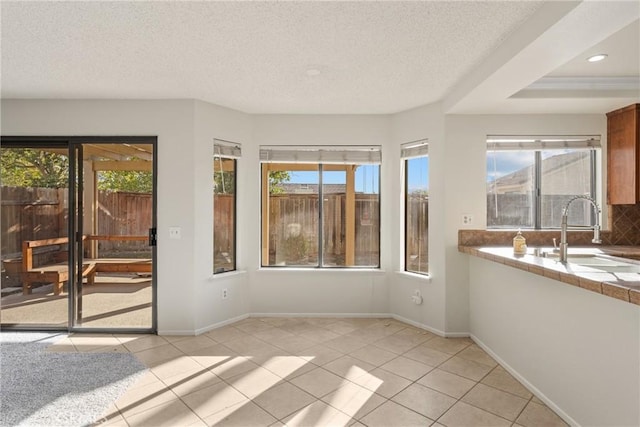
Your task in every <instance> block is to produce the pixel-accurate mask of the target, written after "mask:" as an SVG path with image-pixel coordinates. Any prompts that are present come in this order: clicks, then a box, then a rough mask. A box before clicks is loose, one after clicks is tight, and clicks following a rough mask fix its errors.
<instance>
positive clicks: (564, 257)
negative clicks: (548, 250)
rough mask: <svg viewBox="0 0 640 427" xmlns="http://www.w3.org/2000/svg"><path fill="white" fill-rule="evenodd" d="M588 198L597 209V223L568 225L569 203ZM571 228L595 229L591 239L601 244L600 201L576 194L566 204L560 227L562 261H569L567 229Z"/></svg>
mask: <svg viewBox="0 0 640 427" xmlns="http://www.w3.org/2000/svg"><path fill="white" fill-rule="evenodd" d="M579 199H582V200H587V201H589V202H591V205H592V206H593V209H594V211H595V214H596V215H595V217H596V223H595V225H593V226H591V225H568V224H567V216H568V215H567V213H568V211H569V205H571V203H573V202H574V201H575V200H579ZM569 228H571V229H577V230H579V229H589V230H591V229H593V239H592V240H591V242H592V243H596V244H600V243H602V241H601V240H600V206H598V203H597V202H596V201H595V200H593V198H591V197H589V196H575V197H572V198H571V200H569V201H568V202H567V204H566V205H565V206H564V209H562V225H561V227H560V262H567V249H568V248H569V243H567V230H568V229H569Z"/></svg>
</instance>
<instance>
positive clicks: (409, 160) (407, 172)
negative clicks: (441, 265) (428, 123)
mask: <svg viewBox="0 0 640 427" xmlns="http://www.w3.org/2000/svg"><path fill="white" fill-rule="evenodd" d="M401 157H402V160H403V162H404V214H405V215H404V244H405V245H404V269H405V271H410V272H413V273H422V274H426V273H428V272H429V152H428V145H427V141H426V140H421V141H416V142H411V143H407V144H403V145H402V151H401Z"/></svg>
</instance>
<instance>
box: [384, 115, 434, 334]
mask: <svg viewBox="0 0 640 427" xmlns="http://www.w3.org/2000/svg"><path fill="white" fill-rule="evenodd" d="M391 124H392V134H391V140H392V141H393V147H392V148H391V149H390V150H388V151H389V153H388V155H387V158H386V159H387V160H391V165H390V166H391V167H392V168H393V175H392V177H393V180H392V181H393V182H392V191H391V194H392V196H393V199H391V200H390V202H391V203H393V204H394V205H395V206H394V209H393V212H392V214H393V216H392V217H391V224H392V227H393V238H392V240H391V247H390V252H391V253H392V254H393V256H392V267H391V273H390V274H389V275H388V280H389V306H390V311H391V313H393V314H394V315H396V316H398V318H400V319H404V320H407V321H410V322H412V323H413V324H416V325H420V326H422V327H425V328H427V329H429V330H431V331H434V332H436V333H439V334H444V333H445V324H444V320H445V316H444V313H445V310H444V308H445V288H446V277H445V257H444V249H445V246H444V228H443V227H442V226H441V224H443V223H444V218H445V211H444V209H443V200H444V196H445V191H444V185H443V181H442V180H441V179H440V178H439V177H440V176H441V175H442V174H443V173H444V164H445V163H444V162H445V159H444V142H445V138H444V115H443V113H442V110H441V105H440V104H432V105H428V106H424V107H420V108H415V109H413V110H409V111H405V112H402V113H398V114H395V115H393V116H392V122H391ZM424 138H427V139H428V140H429V166H430V170H429V185H430V188H429V276H430V277H429V278H428V279H427V278H426V277H424V276H419V275H415V274H407V273H404V272H403V270H404V242H403V236H404V213H403V212H402V209H401V207H402V206H403V205H404V201H403V192H404V189H403V173H404V172H403V165H402V161H401V160H400V145H401V144H403V143H405V142H411V141H416V140H419V139H424ZM416 289H417V290H420V292H421V294H422V296H423V303H422V305H416V304H414V303H413V302H412V301H411V295H413V292H414V291H415V290H416Z"/></svg>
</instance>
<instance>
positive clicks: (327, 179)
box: [289, 158, 429, 194]
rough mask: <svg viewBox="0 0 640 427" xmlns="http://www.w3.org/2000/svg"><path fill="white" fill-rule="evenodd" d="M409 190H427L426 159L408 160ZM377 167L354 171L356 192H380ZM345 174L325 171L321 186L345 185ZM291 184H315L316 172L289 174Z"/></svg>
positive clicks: (366, 166) (364, 167) (359, 167)
mask: <svg viewBox="0 0 640 427" xmlns="http://www.w3.org/2000/svg"><path fill="white" fill-rule="evenodd" d="M409 162H410V165H409V190H410V191H415V190H426V189H428V188H429V167H428V161H427V159H426V158H417V159H411V160H409ZM379 170H380V169H379V166H378V165H360V166H358V168H357V169H356V177H355V178H356V183H355V185H356V192H358V193H368V194H378V193H379V192H380V175H379ZM346 176H347V175H346V172H338V171H326V172H324V173H323V175H322V183H323V184H346ZM289 182H291V183H293V184H317V183H318V173H317V172H291V180H290V181H289Z"/></svg>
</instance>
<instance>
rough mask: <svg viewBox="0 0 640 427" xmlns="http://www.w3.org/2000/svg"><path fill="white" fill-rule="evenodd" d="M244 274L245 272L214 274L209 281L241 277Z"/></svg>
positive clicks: (234, 271)
mask: <svg viewBox="0 0 640 427" xmlns="http://www.w3.org/2000/svg"><path fill="white" fill-rule="evenodd" d="M244 274H247V271H246V270H233V271H225V272H224V273H218V274H214V275H213V276H211V277H210V280H221V279H230V278H232V277H235V276H242V275H244Z"/></svg>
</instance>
